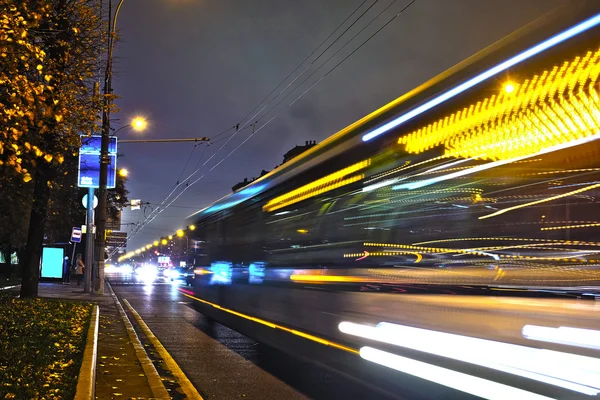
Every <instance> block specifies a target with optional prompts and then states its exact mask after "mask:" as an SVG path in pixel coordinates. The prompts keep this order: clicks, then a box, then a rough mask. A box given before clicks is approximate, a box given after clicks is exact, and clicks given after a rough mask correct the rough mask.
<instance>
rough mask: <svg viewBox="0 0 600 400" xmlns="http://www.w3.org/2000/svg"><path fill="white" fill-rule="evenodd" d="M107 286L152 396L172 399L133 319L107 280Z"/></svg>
mask: <svg viewBox="0 0 600 400" xmlns="http://www.w3.org/2000/svg"><path fill="white" fill-rule="evenodd" d="M106 286H107V287H108V290H109V291H110V294H111V295H112V297H113V300H114V301H115V304H116V305H117V309H118V310H119V315H121V319H122V320H123V323H124V324H125V329H126V330H127V335H128V336H129V340H131V344H132V345H133V348H134V350H135V355H136V356H137V359H138V361H139V363H140V365H141V366H142V370H143V371H144V375H146V380H147V381H148V385H149V386H150V390H151V391H152V396H154V397H155V398H157V399H169V400H170V399H171V396H170V395H169V392H168V391H167V388H166V387H165V385H164V383H163V381H162V379H161V378H160V375H158V372H157V371H156V368H155V367H154V364H152V360H150V357H148V354H147V353H146V350H145V349H144V346H143V345H142V343H141V342H140V338H138V336H137V334H136V333H135V330H134V329H133V325H132V324H131V321H129V317H127V314H126V313H125V310H124V309H123V306H122V305H121V302H120V301H119V299H118V297H117V295H116V294H115V292H114V291H113V289H112V286H111V285H110V283H108V282H106Z"/></svg>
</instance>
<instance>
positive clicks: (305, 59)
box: [240, 0, 379, 123]
mask: <svg viewBox="0 0 600 400" xmlns="http://www.w3.org/2000/svg"><path fill="white" fill-rule="evenodd" d="M377 1H379V0H375V3H377ZM366 2H367V0H363V2H362V3H360V4H359V5H358V6H357V7H356V8H355V9H354V11H352V12H351V13H350V15H348V16H347V17H346V19H344V20H343V21H342V23H340V24H339V25H338V26H337V27H336V28H335V29H334V30H333V31H332V32H331V33H330V34H329V35H328V36H327V37H326V38H325V39H324V40H323V41H322V42H321V43H319V45H318V46H317V47H315V49H314V50H313V51H312V52H311V53H310V54H309V55H308V56H306V57H305V58H304V60H302V61H301V62H300V64H298V65H297V66H296V68H294V70H293V71H292V72H290V73H289V74H288V76H286V77H285V78H284V79H283V80H282V81H281V82H280V83H279V84H278V85H277V86H275V87H274V88H273V90H271V92H269V94H267V95H266V96H265V98H264V99H262V100H261V101H260V103H258V104H257V105H256V107H254V108H253V109H252V110H250V111H249V112H248V113H247V114H246V115H245V116H244V117H243V118H242V119H241V120H240V123H242V122H244V120H245V119H246V118H248V116H249V115H250V114H252V113H253V112H254V111H256V109H257V108H258V107H260V105H261V104H262V103H264V102H265V101H266V100H267V99H268V98H269V97H270V96H271V95H272V94H273V93H275V91H276V90H277V89H278V88H279V87H280V86H281V85H283V84H284V83H285V81H287V80H288V79H289V78H290V77H291V76H292V75H293V74H294V72H296V71H298V69H299V68H300V67H301V66H302V64H304V63H305V62H306V61H307V60H308V59H309V58H310V57H312V55H313V54H315V53H316V52H317V50H319V48H320V47H321V46H323V45H324V44H325V43H326V42H327V41H328V40H329V39H330V38H331V37H332V36H333V34H334V33H335V32H337V30H338V29H340V28H341V27H342V26H343V25H344V24H345V23H346V22H347V21H348V20H349V19H350V17H352V16H353V15H354V14H355V13H356V12H357V11H358V10H359V9H360V8H361V7H362V6H363V5H364V4H365V3H366ZM375 3H373V4H375ZM372 6H373V5H371V7H372ZM359 18H360V17H359ZM344 33H345V32H344ZM342 34H343V33H342ZM340 36H341V35H340ZM338 39H339V36H338ZM336 41H337V39H336V40H334V41H333V42H332V43H331V44H330V45H329V47H331V45H332V44H333V43H335V42H336ZM329 47H327V49H329ZM327 49H325V51H326V50H327ZM322 54H323V53H321V55H322ZM321 55H319V57H320V56H321ZM319 57H317V58H319ZM317 58H315V60H316V59H317ZM315 60H313V63H314V62H315ZM311 65H312V63H311ZM284 90H285V89H284ZM277 96H279V95H277ZM277 96H275V98H277ZM252 119H254V118H250V121H252Z"/></svg>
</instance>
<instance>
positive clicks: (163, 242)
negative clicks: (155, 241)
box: [160, 239, 169, 246]
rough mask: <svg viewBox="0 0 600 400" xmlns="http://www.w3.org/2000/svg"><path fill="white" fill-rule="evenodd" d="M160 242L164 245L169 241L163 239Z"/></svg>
mask: <svg viewBox="0 0 600 400" xmlns="http://www.w3.org/2000/svg"><path fill="white" fill-rule="evenodd" d="M160 243H161V244H162V245H163V246H164V245H166V244H167V243H169V242H167V239H163V240H161V241H160Z"/></svg>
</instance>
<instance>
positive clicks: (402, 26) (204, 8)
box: [113, 0, 573, 250]
mask: <svg viewBox="0 0 600 400" xmlns="http://www.w3.org/2000/svg"><path fill="white" fill-rule="evenodd" d="M374 1H375V0H367V1H366V2H365V4H364V5H363V6H362V8H361V9H360V11H359V12H358V13H356V14H354V17H353V18H352V19H351V20H350V22H351V21H353V20H354V18H355V17H357V16H358V15H360V13H361V12H362V11H364V10H365V9H366V8H367V7H368V6H369V5H370V4H371V3H373V2H374ZM113 2H114V3H116V1H114V0H113ZM409 2H410V1H408V0H397V1H395V2H394V1H393V0H380V1H377V2H376V4H375V5H374V6H373V7H372V8H371V9H370V11H369V12H368V13H366V14H365V15H364V16H363V18H362V19H361V20H359V21H358V22H357V23H356V24H355V25H354V27H353V28H351V29H350V30H349V31H348V32H347V33H346V34H345V35H344V36H343V37H342V38H340V39H339V40H338V42H337V43H336V44H334V45H333V46H332V47H331V49H329V50H328V51H327V52H326V53H325V54H324V55H323V56H322V57H321V58H320V59H319V60H317V61H316V62H315V63H314V64H313V66H312V67H311V68H309V69H308V70H307V71H306V72H305V73H304V74H303V75H302V76H301V77H300V78H299V79H298V80H297V81H296V82H295V84H294V85H292V86H291V87H290V89H293V88H295V87H296V85H297V84H298V83H300V82H301V81H303V80H304V79H305V78H306V77H308V76H309V75H310V74H311V73H312V72H313V71H314V70H315V69H316V68H317V67H319V66H321V65H322V64H323V62H324V61H325V60H327V59H328V58H329V57H330V56H331V55H332V54H333V53H334V52H335V51H337V50H338V49H339V48H340V47H341V46H342V44H344V43H345V42H346V41H347V40H349V39H350V38H351V37H352V36H354V34H356V33H357V32H358V31H359V30H360V29H362V28H363V27H364V26H365V24H366V23H367V22H369V21H370V20H371V19H372V18H373V17H374V16H375V15H377V14H378V13H379V12H381V11H382V10H383V9H384V8H385V7H387V6H388V5H389V4H390V3H393V4H392V5H391V7H390V8H389V9H388V10H387V11H385V12H384V13H383V14H382V15H381V16H380V17H379V18H378V19H376V20H375V21H374V22H373V23H372V24H371V25H370V26H369V27H368V28H366V29H365V31H363V33H362V34H360V35H359V36H358V37H357V38H356V39H354V41H352V42H351V43H350V44H348V45H347V46H346V48H345V49H344V50H342V51H340V53H339V54H338V55H337V56H336V57H334V58H333V59H331V61H329V62H328V63H327V64H326V65H324V66H323V67H322V68H321V69H320V70H319V71H318V72H316V73H315V74H314V75H313V76H312V78H311V79H309V80H308V81H306V83H304V84H303V85H302V86H301V87H300V88H297V89H296V90H295V91H294V92H293V93H292V94H291V95H290V96H289V97H288V98H287V99H286V101H284V102H282V103H281V104H280V105H279V107H278V108H276V109H275V110H273V111H272V112H271V113H270V114H268V115H267V116H266V117H263V118H261V119H260V121H259V123H258V125H257V126H258V127H260V126H261V125H262V124H264V123H265V122H267V121H268V120H270V119H271V118H272V117H273V116H275V115H277V114H278V113H279V115H278V116H277V118H275V119H274V120H273V121H272V122H271V123H269V124H268V125H266V126H265V127H264V128H263V129H262V130H260V131H259V132H258V133H256V134H255V135H254V136H253V137H252V138H251V139H250V140H248V141H247V142H246V143H245V144H244V145H243V146H241V147H240V148H239V149H238V150H237V151H236V152H235V153H233V154H232V155H231V156H229V157H228V158H227V159H225V161H223V162H222V163H221V164H220V165H219V166H218V167H217V168H215V169H214V170H213V171H212V172H209V173H207V172H208V170H209V169H210V168H212V167H213V166H214V165H215V164H216V163H218V162H219V161H221V159H222V158H223V157H225V156H227V155H228V154H229V153H230V152H231V151H232V150H233V149H235V148H236V147H237V146H238V145H239V144H240V143H241V142H242V141H244V140H245V139H247V138H248V135H250V134H252V129H245V130H242V131H240V132H239V133H238V134H237V135H236V136H235V137H234V138H233V139H232V140H231V141H230V142H229V143H228V144H227V146H225V147H224V148H223V149H222V150H221V151H219V152H218V153H217V154H216V155H215V156H214V158H212V159H211V160H210V161H209V162H208V163H207V164H206V165H205V166H204V167H203V168H201V170H200V171H199V172H197V173H196V174H195V175H194V178H193V179H192V181H193V180H195V178H198V177H200V176H201V175H202V174H203V173H206V176H205V177H204V178H203V179H201V180H200V181H198V182H197V183H196V184H194V185H193V186H191V187H189V188H188V189H187V191H186V192H185V193H183V195H181V197H179V198H178V200H177V201H175V202H174V203H173V204H172V205H171V207H170V208H168V209H167V210H165V211H164V212H163V213H161V214H160V215H159V216H158V217H157V218H156V219H155V220H154V221H152V223H150V224H148V225H147V226H146V227H145V228H144V229H143V230H142V231H141V232H139V233H138V234H137V235H136V236H135V237H134V238H133V239H131V240H130V241H129V244H128V249H129V250H134V249H136V248H138V247H140V246H142V245H145V244H147V243H149V242H151V241H153V240H156V239H158V238H159V237H160V236H166V235H168V234H171V233H173V232H174V231H175V230H176V229H178V228H183V227H184V219H185V217H187V216H188V215H190V214H191V213H193V212H194V211H196V210H198V209H200V208H202V207H205V206H207V205H208V204H210V203H211V202H213V201H214V200H216V199H218V198H220V197H222V196H224V195H226V194H228V193H230V192H231V186H233V185H234V184H235V183H237V182H239V181H241V180H243V179H244V178H245V177H248V178H252V177H253V176H258V175H259V174H260V171H261V170H262V169H267V170H270V169H272V168H273V167H274V166H275V165H277V164H280V163H281V161H282V156H283V154H284V153H285V152H287V151H288V150H290V149H291V148H293V147H294V146H295V145H297V144H304V142H305V141H306V140H316V141H322V140H323V139H325V138H326V137H328V136H330V135H332V134H333V133H335V132H336V131H338V130H339V129H341V128H343V127H345V126H346V125H348V124H350V123H352V122H354V121H355V120H357V119H359V118H361V117H362V116H364V115H365V114H368V113H369V112H371V111H373V110H374V109H376V108H378V107H380V106H382V105H384V104H386V103H387V102H389V101H391V100H393V99H395V98H396V97H399V96H400V95H402V94H403V93H405V92H407V91H408V90H410V89H412V88H413V87H415V86H418V85H419V84H420V83H422V82H424V81H426V80H428V79H429V78H432V77H433V76H435V75H437V74H438V73H440V72H442V71H443V70H445V69H447V68H449V67H451V66H452V65H454V64H456V63H458V62H460V61H462V60H463V59H465V58H466V57H468V56H470V55H472V54H473V53H475V52H477V51H478V50H481V49H482V48H484V47H486V46H488V45H490V44H492V43H493V42H495V41H496V40H499V39H501V38H502V37H504V36H505V35H507V34H509V33H511V32H512V31H514V30H516V29H518V28H520V27H521V26H523V25H525V24H527V23H528V22H530V21H532V20H534V19H536V18H538V17H540V16H542V15H543V14H545V13H546V12H548V11H550V10H552V9H553V8H554V7H557V6H560V5H564V4H567V3H569V2H573V1H572V0H571V1H569V0H416V2H415V3H414V4H413V5H412V6H411V7H409V8H408V9H407V10H406V11H405V12H404V13H403V14H401V15H400V16H399V17H398V18H396V19H395V20H394V21H393V22H391V23H390V24H389V25H388V26H387V27H386V28H385V29H383V30H382V31H381V32H379V33H378V34H377V35H376V36H375V37H374V38H373V39H371V40H370V41H369V42H368V43H367V44H366V45H364V46H363V47H361V48H360V49H359V50H358V51H357V52H356V53H355V54H354V55H353V56H352V57H350V58H349V59H347V60H346V61H345V62H344V63H342V64H341V65H340V66H339V67H337V68H336V69H335V70H334V71H333V72H332V73H331V74H329V75H328V76H327V77H326V78H325V79H323V80H322V81H321V82H320V83H319V84H318V85H316V86H314V87H313V88H312V89H311V90H310V91H309V92H307V93H306V94H304V96H302V97H301V99H300V100H298V101H297V102H296V103H294V104H293V105H292V106H291V107H287V105H288V104H289V103H290V102H291V101H292V100H294V99H296V98H297V97H298V96H300V95H301V94H302V93H303V92H305V91H306V90H307V89H308V88H309V87H310V86H311V85H313V84H314V83H315V82H316V81H318V80H319V79H320V78H321V77H322V76H323V75H325V74H326V73H327V72H328V71H329V70H330V69H331V68H332V67H333V66H334V65H336V64H337V63H338V62H339V61H340V60H341V59H343V58H344V57H346V56H347V55H348V54H349V53H350V52H352V51H353V50H354V49H355V48H356V47H358V46H359V45H360V43H362V41H363V40H365V39H366V38H367V37H369V36H370V35H371V34H372V33H373V32H375V31H376V30H377V29H379V27H381V26H382V25H383V24H385V23H386V22H387V21H388V20H389V19H390V18H391V17H392V16H393V15H395V14H396V13H397V12H398V11H400V10H401V9H402V8H403V7H405V6H406V5H407V4H408V3H409ZM361 3H362V0H302V1H293V0H125V2H124V4H123V7H122V9H121V13H120V16H119V21H118V28H119V30H120V38H121V41H120V42H119V43H118V44H117V47H116V49H115V67H114V68H115V77H114V80H113V87H114V90H115V94H117V95H119V96H121V99H119V100H118V101H117V104H118V106H119V107H120V112H119V113H118V114H115V115H113V117H114V118H115V119H118V120H117V121H114V120H113V126H114V127H115V128H118V127H119V126H121V125H122V124H127V123H128V122H129V120H130V119H131V118H132V117H133V116H135V115H143V116H145V117H146V118H147V119H148V122H149V127H148V129H147V130H146V131H145V132H144V133H143V134H140V133H136V132H133V131H131V130H127V129H124V130H122V131H121V132H119V137H120V138H121V139H125V138H139V137H140V136H141V135H143V137H147V138H182V137H199V136H208V137H215V136H216V135H217V134H219V133H220V132H222V131H224V130H225V129H227V128H230V127H232V126H234V125H236V124H237V123H238V122H239V121H240V119H241V118H242V117H244V116H245V115H246V114H247V113H248V112H249V111H250V110H251V109H253V108H254V107H255V106H256V105H257V104H258V103H259V102H260V101H261V100H262V99H263V98H264V97H265V96H266V95H267V94H268V93H269V92H271V90H272V89H273V88H274V87H275V86H276V85H278V84H279V83H280V82H281V81H282V80H283V79H284V78H285V77H286V76H287V75H288V74H289V73H290V72H291V71H293V70H294V69H295V68H296V67H297V66H298V64H299V63H300V62H301V61H302V60H303V59H304V58H305V57H306V56H308V55H309V54H310V53H311V52H312V51H313V50H314V49H315V47H316V46H318V45H319V44H320V43H321V42H322V41H323V40H324V39H325V38H326V37H327V36H328V35H329V34H330V33H331V32H332V31H333V29H335V28H336V27H337V26H338V25H339V24H340V23H341V22H342V21H343V20H344V19H345V18H346V17H347V16H348V15H349V14H350V13H351V12H352V11H354V9H355V8H356V7H358V5H359V4H361ZM350 22H347V23H346V24H345V25H344V27H343V28H342V29H340V30H339V31H338V32H337V33H336V35H334V38H335V37H337V35H338V34H339V33H341V32H342V31H343V30H344V29H345V28H346V27H347V26H348V25H349V24H350ZM332 40H333V39H330V40H329V41H328V42H327V45H328V44H329V43H330V42H331V41H332ZM327 45H325V46H323V47H322V48H321V50H322V49H325V47H326V46H327ZM321 50H319V51H318V52H317V53H316V54H315V56H316V55H318V54H320V52H321ZM315 56H313V57H312V58H311V59H310V60H309V61H308V62H307V63H306V64H305V65H308V64H310V61H312V59H314V57H315ZM302 70H304V67H302V68H300V69H299V70H298V71H297V72H296V73H295V75H294V76H296V75H297V74H299V73H300V72H301V71H302ZM288 82H289V80H288ZM290 89H288V90H290ZM287 93H288V91H286V92H284V94H283V96H285V95H286V94H287ZM280 98H281V97H280ZM280 98H278V99H277V100H276V101H278V100H279V99H280ZM273 104H274V103H273ZM269 108H270V106H269V107H268V108H267V109H269ZM232 132H233V131H229V132H228V134H231V133H232ZM228 134H224V135H222V136H219V137H218V138H216V139H215V143H214V144H211V145H210V146H209V147H206V144H202V145H198V146H196V147H195V148H194V144H193V143H192V144H190V143H184V144H172V143H169V144H122V145H121V146H120V148H119V153H123V155H124V156H123V157H122V158H120V159H119V163H120V164H119V165H120V167H124V168H127V169H128V170H129V173H130V175H129V178H130V180H129V183H128V188H129V190H130V192H131V193H130V198H133V199H142V200H143V201H144V202H149V203H151V205H150V206H149V207H147V208H146V209H145V210H142V211H125V212H124V214H123V223H139V222H141V221H143V219H144V215H148V214H150V212H151V207H156V206H157V205H158V204H159V202H160V200H161V199H162V198H163V197H164V196H165V195H166V194H167V193H169V192H170V190H171V189H172V188H173V187H174V185H175V184H176V182H177V181H178V180H180V179H181V180H183V179H184V178H185V177H187V176H188V175H189V174H190V173H192V171H193V170H194V169H195V167H196V165H199V166H202V165H203V164H204V162H205V161H207V160H208V159H209V158H210V156H211V155H213V154H214V153H215V151H216V150H218V149H219V148H220V147H221V145H223V144H224V143H225V142H226V139H225V140H223V139H224V138H227V137H228ZM192 150H193V152H192ZM190 154H192V156H191V159H190V161H189V163H188V164H187V168H186V169H185V171H184V172H183V174H182V170H183V169H184V166H185V165H186V162H187V160H188V158H189V157H190ZM201 157H202V158H201ZM183 187H184V185H181V186H180V189H181V188H183ZM177 193H178V192H175V194H177ZM123 229H125V226H124V227H123ZM128 230H130V229H128Z"/></svg>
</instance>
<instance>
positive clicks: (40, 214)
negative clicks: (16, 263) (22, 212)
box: [21, 168, 50, 298]
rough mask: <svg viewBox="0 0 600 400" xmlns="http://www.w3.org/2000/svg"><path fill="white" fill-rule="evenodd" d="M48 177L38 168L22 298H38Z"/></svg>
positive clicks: (24, 266) (48, 193)
mask: <svg viewBox="0 0 600 400" xmlns="http://www.w3.org/2000/svg"><path fill="white" fill-rule="evenodd" d="M48 182H49V179H48V175H47V174H45V173H44V172H43V171H41V168H38V169H37V171H36V173H35V187H34V189H33V207H32V208H31V218H30V219H29V232H28V234H27V247H26V249H25V255H24V256H25V262H24V263H23V279H22V282H21V297H23V298H24V297H37V295H38V282H39V275H40V260H41V257H42V243H43V242H44V224H45V222H46V217H47V216H48V201H49V199H50V187H49V186H48Z"/></svg>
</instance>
